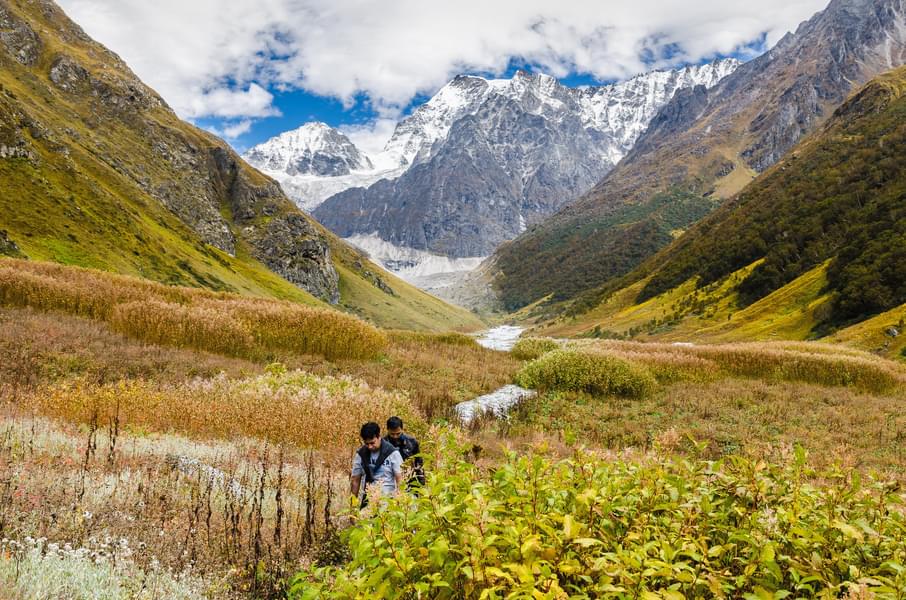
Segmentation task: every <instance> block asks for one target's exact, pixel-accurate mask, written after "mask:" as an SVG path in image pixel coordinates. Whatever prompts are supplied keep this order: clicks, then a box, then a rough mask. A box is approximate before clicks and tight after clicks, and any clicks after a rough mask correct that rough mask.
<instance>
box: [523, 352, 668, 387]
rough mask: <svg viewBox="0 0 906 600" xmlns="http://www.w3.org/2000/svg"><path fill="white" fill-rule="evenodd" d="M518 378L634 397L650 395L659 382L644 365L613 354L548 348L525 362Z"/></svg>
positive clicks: (534, 384) (526, 382) (527, 384)
mask: <svg viewBox="0 0 906 600" xmlns="http://www.w3.org/2000/svg"><path fill="white" fill-rule="evenodd" d="M516 382H517V383H518V384H519V385H521V386H523V387H529V388H536V389H541V390H565V391H583V392H589V393H591V394H613V395H617V396H626V397H631V398H642V397H645V396H647V395H649V394H650V393H651V392H652V391H653V390H654V388H655V386H656V382H655V380H654V377H653V376H652V375H651V372H650V371H649V370H648V369H647V368H646V367H644V366H640V365H637V364H634V363H631V362H629V361H627V360H623V359H621V358H617V357H613V356H604V355H596V354H590V353H585V352H577V351H572V350H555V351H553V352H548V353H547V354H544V355H543V356H541V358H538V359H536V360H534V361H532V362H530V363H528V364H526V365H525V366H524V367H523V368H522V370H521V371H519V373H518V374H517V376H516Z"/></svg>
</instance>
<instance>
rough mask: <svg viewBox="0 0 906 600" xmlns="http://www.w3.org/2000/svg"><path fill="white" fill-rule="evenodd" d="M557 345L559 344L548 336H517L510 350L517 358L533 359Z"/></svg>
mask: <svg viewBox="0 0 906 600" xmlns="http://www.w3.org/2000/svg"><path fill="white" fill-rule="evenodd" d="M559 347H560V344H558V343H557V342H555V341H554V340H552V339H550V338H533V337H530V338H519V341H518V342H516V345H515V346H513V349H512V350H511V351H510V352H511V354H512V355H513V356H515V357H516V358H518V359H519V360H535V359H536V358H539V357H540V356H541V355H543V354H547V353H548V352H551V351H552V350H556V349H557V348H559Z"/></svg>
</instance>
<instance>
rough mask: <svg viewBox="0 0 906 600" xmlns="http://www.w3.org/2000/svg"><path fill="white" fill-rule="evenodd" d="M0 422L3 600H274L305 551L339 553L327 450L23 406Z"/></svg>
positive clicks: (336, 479) (336, 476) (334, 480)
mask: <svg viewBox="0 0 906 600" xmlns="http://www.w3.org/2000/svg"><path fill="white" fill-rule="evenodd" d="M0 427H2V428H0V432H2V435H0V481H4V482H6V483H5V484H4V485H3V486H2V487H0V523H2V524H3V531H2V533H3V538H5V539H4V540H3V541H2V542H0V590H2V591H0V597H3V598H7V597H8V596H7V595H4V593H3V592H7V594H9V593H12V594H13V595H12V596H9V597H12V598H22V599H25V598H29V599H31V598H46V599H47V600H51V599H57V598H73V599H77V598H78V599H80V598H86V599H88V598H92V599H95V598H105V599H106V598H110V599H113V598H124V599H125V598H129V599H130V600H132V599H138V598H147V599H148V600H151V599H158V598H180V597H192V598H196V597H197V598H202V597H203V598H208V599H211V600H213V599H220V598H222V599H223V600H227V599H229V600H235V599H237V598H242V597H253V598H274V599H276V598H283V597H284V594H283V585H284V581H285V578H286V576H287V575H288V574H289V573H291V572H292V571H293V570H294V569H295V568H297V566H298V565H299V564H300V561H301V560H303V559H305V558H306V557H308V558H311V557H319V558H320V559H321V560H326V561H327V562H330V561H333V560H336V559H337V555H335V554H332V552H334V551H335V546H334V545H332V540H333V539H334V538H333V533H332V532H334V531H335V530H336V527H337V526H339V525H340V523H341V521H339V520H338V519H337V516H338V513H339V511H340V510H341V507H342V506H343V505H344V503H343V502H342V500H343V499H344V497H345V494H346V491H347V490H348V483H347V477H348V464H346V465H344V469H343V470H342V471H339V470H337V469H332V468H330V467H329V466H328V465H327V464H326V462H325V459H324V458H323V455H324V454H329V453H326V452H318V451H312V450H307V451H305V450H299V449H297V448H295V447H292V446H282V445H281V446H279V447H276V446H275V445H273V444H268V443H266V442H262V441H260V440H250V439H247V438H239V439H233V440H230V441H229V442H220V441H218V442H211V441H208V442H204V441H199V440H190V439H187V438H184V437H181V436H177V435H162V434H151V433H148V432H147V431H142V430H140V429H138V430H134V431H130V430H127V431H123V430H118V429H116V428H111V427H109V426H108V427H102V428H100V429H94V428H93V427H88V428H85V427H81V428H79V427H74V426H72V425H68V424H65V423H60V422H52V421H48V420H45V419H41V418H30V417H21V416H19V417H17V416H15V415H14V414H4V415H3V417H2V419H0ZM337 452H340V453H343V454H344V455H345V458H346V459H347V461H348V458H349V454H351V449H349V448H337V449H336V450H335V451H334V453H337Z"/></svg>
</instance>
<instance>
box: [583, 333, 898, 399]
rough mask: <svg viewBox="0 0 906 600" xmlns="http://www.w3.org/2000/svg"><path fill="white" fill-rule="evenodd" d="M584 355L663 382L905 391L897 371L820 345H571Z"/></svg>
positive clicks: (882, 361)
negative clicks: (615, 361)
mask: <svg viewBox="0 0 906 600" xmlns="http://www.w3.org/2000/svg"><path fill="white" fill-rule="evenodd" d="M573 344H575V345H576V347H579V348H581V349H582V350H583V351H590V352H596V353H603V354H606V355H611V356H616V357H622V358H625V359H628V360H633V361H635V362H638V363H641V364H645V365H648V366H650V367H652V368H653V369H655V371H656V372H658V371H660V372H661V373H662V375H663V373H664V372H666V371H671V373H670V375H669V376H666V377H665V378H666V379H668V380H698V381H702V380H705V381H707V380H711V379H715V378H720V377H727V376H730V377H751V378H756V379H764V380H769V381H779V380H786V381H803V382H807V383H815V384H820V385H826V386H849V387H853V388H856V389H860V390H864V391H869V392H875V393H885V392H890V391H893V390H897V389H903V388H904V387H906V369H904V368H903V367H902V366H901V365H899V364H897V363H895V362H893V361H889V360H885V359H882V358H878V357H875V356H872V355H871V354H868V353H865V352H859V351H857V350H853V349H850V348H844V349H837V348H836V347H834V346H831V345H828V344H820V343H815V344H811V343H807V342H799V343H795V342H793V343H790V342H781V343H773V342H751V343H736V344H714V345H691V344H682V345H678V344H664V343H642V342H620V341H611V340H601V341H598V340H595V341H586V340H582V341H577V342H573Z"/></svg>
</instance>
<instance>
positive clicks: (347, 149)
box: [243, 122, 391, 210]
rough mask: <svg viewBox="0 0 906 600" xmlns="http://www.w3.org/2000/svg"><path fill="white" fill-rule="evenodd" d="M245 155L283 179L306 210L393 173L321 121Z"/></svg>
mask: <svg viewBox="0 0 906 600" xmlns="http://www.w3.org/2000/svg"><path fill="white" fill-rule="evenodd" d="M243 158H245V160H246V161H248V163H249V164H251V165H252V166H254V167H256V168H258V169H260V170H261V171H263V172H264V173H266V174H268V175H270V176H271V177H273V178H274V179H276V180H277V181H279V182H280V185H281V186H282V187H283V189H284V191H285V192H286V193H287V195H288V196H289V197H290V198H292V199H293V200H295V201H296V203H297V204H298V205H299V206H300V207H301V208H303V209H306V210H312V209H313V208H314V207H316V206H317V205H318V204H320V203H321V201H323V200H324V199H325V198H329V197H330V196H332V195H334V194H336V193H338V192H342V191H343V190H345V189H349V188H351V187H356V186H367V185H370V184H371V183H374V182H375V181H377V180H378V179H380V178H381V177H385V176H389V175H390V174H391V173H390V171H389V170H386V169H385V170H379V169H376V168H375V166H374V164H373V163H372V162H371V159H370V158H369V157H368V156H367V155H366V154H365V153H364V152H362V151H361V150H359V149H358V148H357V147H356V145H355V144H353V143H352V141H350V139H349V138H348V137H346V136H345V135H344V134H343V133H342V132H340V131H338V130H336V129H334V128H332V127H330V126H328V125H326V124H324V123H317V122H315V123H306V124H305V125H303V126H302V127H299V128H298V129H294V130H292V131H286V132H284V133H281V134H280V135H278V136H276V137H274V138H271V139H269V140H268V141H266V142H264V143H262V144H258V145H257V146H255V147H253V148H251V149H250V150H248V151H247V152H246V153H245V154H244V155H243Z"/></svg>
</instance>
